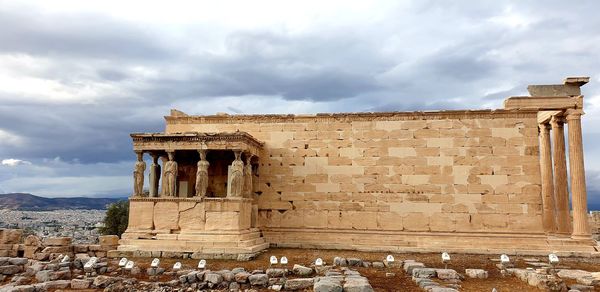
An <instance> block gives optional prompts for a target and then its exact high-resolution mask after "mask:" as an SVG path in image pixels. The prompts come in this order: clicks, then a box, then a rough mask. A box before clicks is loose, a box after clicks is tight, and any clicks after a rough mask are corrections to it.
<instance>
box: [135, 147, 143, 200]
mask: <svg viewBox="0 0 600 292" xmlns="http://www.w3.org/2000/svg"><path fill="white" fill-rule="evenodd" d="M135 153H136V154H137V161H136V162H135V166H134V168H133V195H134V196H141V195H143V194H144V171H146V162H144V152H142V151H136V152H135Z"/></svg>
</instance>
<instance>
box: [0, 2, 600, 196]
mask: <svg viewBox="0 0 600 292" xmlns="http://www.w3.org/2000/svg"><path fill="white" fill-rule="evenodd" d="M511 4H512V11H513V12H515V13H519V14H520V15H521V16H523V17H524V18H525V19H528V20H535V21H534V22H533V23H531V24H530V25H529V26H524V27H518V28H510V27H508V26H503V25H502V24H497V23H493V22H490V21H489V19H490V18H491V17H494V16H498V15H500V14H502V13H504V11H505V10H506V9H507V7H508V6H510V5H511ZM598 8H599V7H598V4H597V2H595V1H583V2H582V3H578V4H577V5H576V6H574V5H573V4H571V3H566V2H564V1H551V2H547V3H544V4H532V3H522V2H519V3H511V2H494V3H489V2H486V3H473V2H472V1H470V2H467V1H464V2H458V3H456V2H447V1H443V2H442V1H415V2H414V3H413V4H412V6H411V7H409V11H405V10H400V9H398V10H392V11H389V14H388V15H385V19H381V20H374V21H373V22H365V23H355V24H352V25H347V26H342V27H337V26H336V25H322V26H319V27H318V28H313V29H307V30H306V31H302V32H290V31H288V30H286V29H284V28H282V27H279V26H276V25H275V26H273V27H268V28H261V29H245V30H235V29H234V30H226V29H223V28H222V27H220V26H219V25H218V24H210V23H203V24H202V25H199V24H196V25H192V27H190V28H186V30H185V31H178V32H177V33H178V34H179V35H182V37H181V38H180V39H179V40H180V42H173V41H172V40H174V39H175V38H174V37H173V36H171V35H169V32H168V31H166V30H160V29H157V27H145V26H142V25H141V24H136V23H131V22H127V21H123V20H119V19H115V18H111V17H108V16H106V15H100V14H70V15H66V14H47V13H43V12H41V11H36V10H35V9H32V10H31V11H24V10H21V11H9V10H6V9H5V10H2V9H0V54H1V53H3V54H24V55H28V56H33V57H34V58H35V57H38V56H41V57H44V58H46V59H47V61H48V64H49V65H48V67H47V68H41V69H35V70H34V69H32V70H31V72H26V70H25V69H22V71H19V74H25V75H27V76H33V77H37V78H42V79H49V80H54V81H57V82H60V84H63V85H64V86H66V87H69V88H79V87H85V86H87V85H89V84H92V83H94V84H96V83H97V84H100V85H103V86H104V85H106V86H113V87H115V88H116V89H117V90H115V91H110V93H101V94H102V95H101V96H100V97H98V98H97V99H95V100H93V102H90V103H89V104H81V103H78V102H71V103H68V104H60V103H58V104H57V103H55V102H52V101H43V100H42V101H40V100H39V98H37V99H36V98H35V97H31V96H21V95H7V94H4V95H2V93H0V100H2V103H0V129H6V130H8V131H10V132H11V133H17V134H19V135H21V136H23V137H24V138H25V139H26V141H27V143H26V145H25V146H24V147H10V146H9V147H3V148H1V149H0V158H4V157H7V158H8V157H15V158H18V159H24V160H30V161H33V162H34V163H35V162H36V161H39V160H40V159H43V158H52V157H56V156H60V157H61V158H62V159H64V160H65V161H71V160H73V159H79V160H80V161H81V163H83V164H94V165H96V164H98V163H101V162H104V163H106V164H115V163H117V162H119V161H131V160H133V157H134V156H133V154H132V152H131V144H130V143H131V141H130V138H129V133H131V132H139V131H149V132H153V131H161V130H162V129H163V127H164V124H163V119H162V115H164V114H165V113H166V112H167V110H168V109H169V108H170V107H172V106H173V105H174V104H178V103H186V102H187V103H188V104H189V103H190V102H192V103H197V104H200V105H204V104H212V105H214V104H217V103H218V101H221V100H226V99H227V98H229V97H237V98H238V99H239V100H244V99H248V101H249V102H251V101H252V98H253V96H262V97H264V98H270V99H272V100H273V102H277V103H280V104H281V103H286V102H289V103H290V104H292V103H293V102H297V101H306V102H307V103H313V104H318V105H319V106H320V105H322V106H323V108H326V109H327V110H328V111H396V110H398V111H409V110H435V109H473V108H479V107H482V106H483V104H486V105H488V104H490V103H494V102H496V101H497V106H496V107H501V103H500V102H501V100H502V99H503V98H505V97H507V96H510V95H514V94H519V93H523V92H525V88H526V85H527V84H535V83H538V84H539V83H553V82H559V81H560V79H561V78H563V77H565V76H567V75H578V74H589V75H592V76H598V75H600V70H598V68H600V58H599V57H598V51H600V45H599V44H600V37H598V35H599V30H598V28H600V18H598V17H595V15H594V14H593V13H595V11H597V10H598ZM319 25H320V24H319ZM186 32H192V33H189V34H186ZM206 32H211V33H214V34H215V35H219V37H218V40H219V41H218V43H217V44H216V46H217V47H219V48H221V49H214V48H213V47H211V45H208V44H204V43H203V42H202V40H203V39H204V38H205V37H206V36H205V35H206V34H207V33H206ZM206 38H208V37H206ZM213 45H214V44H213ZM213 49H214V50H213ZM134 67H135V68H137V67H143V68H145V69H148V70H152V71H153V72H155V74H149V75H148V76H145V75H142V74H139V73H138V72H136V71H135V70H132V69H131V68H134ZM17 70H21V69H17ZM36 70H37V71H36ZM583 91H584V94H586V96H594V95H599V94H600V84H597V82H592V83H590V84H589V85H586V86H585V87H584V88H583ZM209 101H212V102H211V103H209ZM215 101H217V102H215ZM588 103H589V102H588ZM241 104H243V103H241ZM586 106H587V104H586ZM223 108H224V109H225V110H229V111H232V112H244V113H252V112H251V111H250V110H248V109H247V108H244V107H243V106H240V105H238V104H236V105H224V106H223ZM314 108H318V106H315V107H314ZM181 110H184V111H186V109H185V108H181ZM202 111H203V112H215V111H216V110H215V109H214V108H202ZM319 111H325V110H319ZM191 113H192V114H193V113H194V112H191ZM597 127H598V125H594V124H585V125H584V130H586V131H588V132H586V135H588V136H586V137H585V139H586V151H587V153H586V155H587V158H588V161H590V160H591V161H593V160H594V158H593V155H590V154H597V153H596V152H594V149H596V148H599V147H598V145H600V139H597V138H596V137H594V135H593V134H590V132H591V130H593V129H594V128H597ZM95 167H100V166H95ZM588 168H597V166H596V165H593V164H588ZM2 171H3V170H0V184H1V182H2V178H3V176H2ZM63 171H64V173H61V174H62V175H67V174H68V173H67V172H68V170H63ZM73 171H76V170H73ZM89 171H90V172H93V171H91V170H89ZM86 173H87V172H86ZM108 173H109V171H105V170H103V171H102V174H103V175H106V174H108ZM115 173H116V174H123V175H129V169H128V168H126V167H119V168H118V170H116V171H115ZM588 173H590V172H589V171H588ZM592 177H595V176H591V177H590V179H589V180H588V181H589V185H590V190H591V192H600V180H597V179H592ZM121 188H122V187H121V186H115V189H121ZM590 199H591V200H597V201H598V202H600V198H598V197H593V196H591V197H590Z"/></svg>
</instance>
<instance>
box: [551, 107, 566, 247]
mask: <svg viewBox="0 0 600 292" xmlns="http://www.w3.org/2000/svg"><path fill="white" fill-rule="evenodd" d="M550 124H551V125H552V140H553V142H554V149H553V152H552V154H553V160H554V200H555V202H556V223H557V233H558V234H559V235H562V236H569V235H570V231H571V230H570V229H571V228H570V226H571V216H570V214H569V193H568V190H567V158H566V154H565V132H564V128H563V125H564V120H563V119H562V117H558V116H554V117H552V120H551V122H550Z"/></svg>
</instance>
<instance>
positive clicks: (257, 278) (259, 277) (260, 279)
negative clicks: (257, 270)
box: [248, 274, 269, 286]
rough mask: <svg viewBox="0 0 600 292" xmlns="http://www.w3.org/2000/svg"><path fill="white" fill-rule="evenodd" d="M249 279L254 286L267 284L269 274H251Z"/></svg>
mask: <svg viewBox="0 0 600 292" xmlns="http://www.w3.org/2000/svg"><path fill="white" fill-rule="evenodd" d="M248 280H249V281H250V285H252V286H266V285H267V284H268V283H269V276H267V274H254V275H250V276H249V277H248Z"/></svg>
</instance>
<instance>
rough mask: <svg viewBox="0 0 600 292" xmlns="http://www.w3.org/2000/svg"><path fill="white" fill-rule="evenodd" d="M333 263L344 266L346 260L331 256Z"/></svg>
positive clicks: (346, 263)
mask: <svg viewBox="0 0 600 292" xmlns="http://www.w3.org/2000/svg"><path fill="white" fill-rule="evenodd" d="M333 265H334V266H338V267H345V266H347V265H348V262H347V261H346V259H345V258H342V257H335V258H333Z"/></svg>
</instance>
